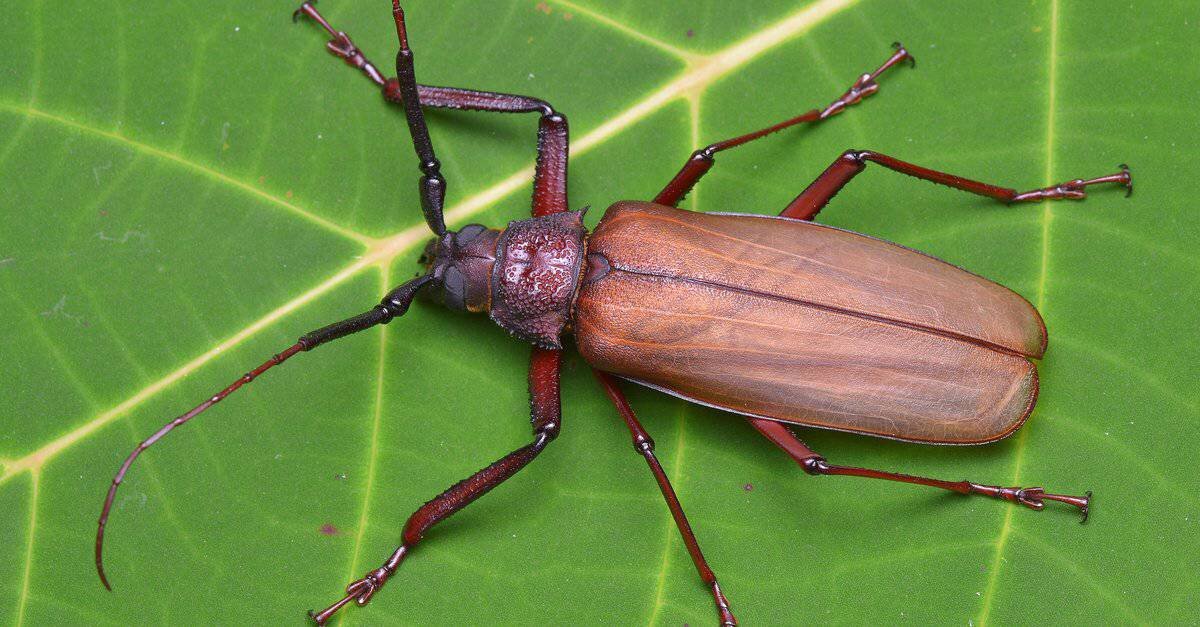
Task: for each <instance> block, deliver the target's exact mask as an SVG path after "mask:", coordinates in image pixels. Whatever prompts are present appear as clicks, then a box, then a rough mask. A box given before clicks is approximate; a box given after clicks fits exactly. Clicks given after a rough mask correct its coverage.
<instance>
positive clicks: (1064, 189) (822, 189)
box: [779, 150, 1133, 220]
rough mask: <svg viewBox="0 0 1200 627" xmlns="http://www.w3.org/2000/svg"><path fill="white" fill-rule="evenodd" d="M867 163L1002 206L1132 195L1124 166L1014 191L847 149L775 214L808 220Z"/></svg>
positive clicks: (1126, 169)
mask: <svg viewBox="0 0 1200 627" xmlns="http://www.w3.org/2000/svg"><path fill="white" fill-rule="evenodd" d="M868 162H873V163H878V164H879V165H881V166H883V167H885V168H887V169H889V170H894V171H896V172H899V173H901V174H907V175H909V176H912V177H916V178H919V179H922V180H925V181H931V182H933V183H937V184H939V185H945V186H947V187H953V188H954V189H960V190H962V191H964V192H969V193H972V194H976V195H979V196H985V197H987V198H993V199H995V200H998V201H1000V202H1003V203H1014V202H1036V201H1040V200H1060V199H1070V200H1081V199H1083V198H1085V197H1086V196H1087V193H1086V191H1085V189H1084V188H1086V187H1088V186H1090V185H1098V184H1101V183H1119V184H1121V185H1123V186H1125V187H1126V188H1127V189H1128V193H1127V195H1128V194H1129V193H1133V179H1132V178H1131V176H1130V174H1129V167H1128V166H1126V165H1125V164H1121V165H1120V166H1118V167H1119V171H1118V172H1116V173H1114V174H1109V175H1107V176H1101V177H1097V178H1093V179H1074V180H1071V181H1066V182H1063V183H1059V184H1058V185H1051V186H1050V187H1043V188H1042V189H1035V190H1033V191H1028V192H1018V191H1017V190H1015V189H1011V188H1008V187H1000V186H998V185H991V184H988V183H981V182H979V181H974V180H971V179H968V178H963V177H961V176H956V175H954V174H947V173H945V172H939V171H937V170H930V169H929V168H923V167H921V166H919V165H914V164H911V163H908V162H906V161H901V160H899V159H896V158H894V157H889V156H887V155H882V154H879V153H877V152H871V151H868V150H847V151H846V152H844V153H842V156H840V157H838V158H837V160H836V161H834V162H833V164H832V165H830V166H829V167H828V168H826V169H825V171H824V172H822V173H821V175H820V176H818V177H817V179H816V180H815V181H813V182H812V183H811V184H810V185H809V186H808V187H807V188H806V189H805V190H804V191H803V192H801V193H800V195H799V196H797V197H796V199H795V200H793V201H792V202H791V203H790V204H788V206H787V208H786V209H784V210H783V212H782V213H780V214H779V215H781V216H785V217H788V218H795V219H797V220H811V219H812V218H813V217H814V216H816V215H817V213H818V212H820V211H821V209H822V208H824V207H825V205H826V204H828V203H829V201H830V199H832V198H833V197H834V196H835V195H836V194H837V193H838V192H839V191H841V189H842V188H843V187H845V186H846V184H847V183H849V182H850V180H851V179H853V178H854V177H855V176H857V175H858V173H859V172H862V171H863V169H864V168H866V167H867V163H868Z"/></svg>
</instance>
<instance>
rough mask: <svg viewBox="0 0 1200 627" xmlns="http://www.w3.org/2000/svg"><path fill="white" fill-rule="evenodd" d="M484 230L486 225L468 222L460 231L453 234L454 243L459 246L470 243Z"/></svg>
mask: <svg viewBox="0 0 1200 627" xmlns="http://www.w3.org/2000/svg"><path fill="white" fill-rule="evenodd" d="M486 230H487V227H486V226H483V225H482V224H468V225H466V226H464V227H463V228H462V230H461V231H459V232H458V233H456V234H455V235H454V243H455V244H458V245H460V246H461V245H463V244H467V243H470V242H471V241H472V240H474V239H475V238H476V237H479V234H480V233H483V232H484V231H486Z"/></svg>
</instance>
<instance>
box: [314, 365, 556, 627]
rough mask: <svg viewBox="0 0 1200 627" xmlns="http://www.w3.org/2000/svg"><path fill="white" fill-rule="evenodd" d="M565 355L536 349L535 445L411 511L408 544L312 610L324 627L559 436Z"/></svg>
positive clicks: (532, 376) (532, 380)
mask: <svg viewBox="0 0 1200 627" xmlns="http://www.w3.org/2000/svg"><path fill="white" fill-rule="evenodd" d="M561 364H562V351H558V350H545V349H541V348H534V349H533V354H532V357H531V358H530V366H529V396H530V400H531V406H532V417H531V422H532V423H533V442H531V443H529V444H526V445H525V446H523V447H521V448H519V449H517V450H515V451H513V452H512V453H509V454H508V455H506V456H504V457H502V458H500V459H499V460H497V461H496V462H494V463H493V464H492V465H490V466H488V467H487V468H484V469H483V470H480V471H479V472H477V473H475V474H473V475H471V476H470V477H467V478H466V479H464V480H462V481H459V482H458V483H456V484H454V485H453V486H451V487H450V488H449V489H448V490H446V491H445V492H442V493H441V494H439V495H438V496H437V497H435V498H433V499H432V500H430V501H429V502H428V503H425V504H424V505H422V506H421V507H420V508H419V509H418V510H417V511H415V512H413V514H412V515H411V516H409V518H408V522H407V523H405V525H404V534H403V539H404V542H403V543H402V544H401V545H400V546H399V547H397V548H396V550H395V551H393V552H392V554H391V556H389V557H388V559H387V560H386V561H384V563H383V564H382V565H381V566H380V567H379V568H376V569H375V570H372V571H371V572H369V573H367V574H366V575H364V576H363V578H362V579H359V580H357V581H354V582H353V583H351V584H350V585H349V586H347V587H346V596H344V597H342V598H341V599H340V600H338V601H337V602H336V603H334V604H333V605H330V606H329V607H327V608H325V609H324V610H321V611H320V612H312V611H309V616H311V617H312V619H313V620H315V621H316V622H317V624H318V625H324V624H325V623H326V621H328V620H329V618H330V617H331V616H333V615H334V613H336V612H337V611H338V610H340V609H341V608H342V607H344V606H346V605H347V604H349V603H350V602H351V601H354V602H355V603H357V604H358V605H366V604H367V603H368V602H370V600H371V597H373V596H374V595H375V593H376V592H378V591H379V588H380V587H382V586H383V584H384V583H387V580H388V579H389V578H390V577H391V576H392V575H393V574H395V573H396V570H397V569H398V568H399V567H400V564H401V562H403V561H404V558H405V557H406V556H407V555H408V553H409V552H410V551H411V550H412V549H413V548H414V547H416V546H417V544H418V543H419V542H420V541H421V538H422V537H423V536H424V535H425V532H426V531H428V530H429V528H430V527H432V526H434V525H436V524H437V523H439V522H441V521H442V520H445V519H446V518H449V517H450V516H451V515H452V514H454V513H455V512H457V511H458V510H460V509H462V508H464V507H466V506H467V505H469V504H471V502H473V501H474V500H475V499H477V498H479V497H481V496H483V495H484V494H487V493H488V492H489V491H490V490H491V489H492V488H494V487H496V486H498V485H500V484H501V483H504V481H506V480H507V479H509V478H510V477H512V476H513V475H515V474H517V471H519V470H521V469H522V468H524V467H525V466H527V465H528V464H529V462H531V461H533V460H534V459H535V458H536V457H537V456H538V454H539V453H541V452H542V450H543V449H545V448H546V445H547V444H549V443H550V442H551V441H552V440H553V439H554V438H555V437H557V436H558V432H559V425H560V424H561V422H562V410H561V406H560V403H559V389H558V374H559V367H560V366H561Z"/></svg>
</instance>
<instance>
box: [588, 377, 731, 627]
mask: <svg viewBox="0 0 1200 627" xmlns="http://www.w3.org/2000/svg"><path fill="white" fill-rule="evenodd" d="M592 374H594V375H596V380H597V381H599V382H600V385H601V386H602V387H604V391H605V392H606V393H607V394H608V398H609V399H610V400H611V401H612V402H613V405H615V406H616V407H617V411H618V412H620V414H621V418H623V419H624V420H625V426H627V427H629V434H630V435H631V436H633V447H634V449H636V450H637V452H638V453H641V455H642V457H645V458H646V464H647V465H649V466H650V472H652V473H654V480H655V481H657V482H658V489H659V490H660V491H662V495H663V498H664V499H666V501H667V507H668V508H670V510H671V516H672V517H673V518H674V519H675V526H677V527H679V535H681V536H683V543H684V544H685V545H686V546H687V550H688V554H689V555H691V556H692V563H693V564H695V565H696V572H698V573H699V574H700V579H701V580H703V581H704V584H705V585H707V586H708V588H709V591H711V592H712V595H713V600H715V601H716V603H717V613H718V614H719V616H720V619H721V625H722V627H731V626H733V625H737V619H736V618H734V616H733V612H732V611H730V609H729V600H728V599H726V598H725V594H724V593H723V592H721V586H720V585H719V584H718V583H717V575H716V574H715V573H713V570H712V568H710V567H709V566H708V561H707V560H705V559H704V553H702V552H701V551H700V543H699V542H697V541H696V534H695V533H693V532H692V526H691V525H690V524H688V519H687V514H684V513H683V506H682V505H680V504H679V498H678V497H677V496H675V489H674V488H672V487H671V480H670V479H668V478H667V473H666V472H664V471H663V467H662V464H660V463H658V458H657V457H655V455H654V440H653V439H651V438H650V434H649V433H646V430H645V429H644V428H643V427H642V423H640V422H638V419H637V415H636V414H634V413H633V408H632V407H630V406H629V401H627V400H625V394H624V393H622V392H621V388H619V387H617V382H616V380H615V379H613V377H612V375H610V374H608V373H606V372H601V371H599V370H592Z"/></svg>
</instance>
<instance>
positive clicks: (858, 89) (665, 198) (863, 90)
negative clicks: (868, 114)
mask: <svg viewBox="0 0 1200 627" xmlns="http://www.w3.org/2000/svg"><path fill="white" fill-rule="evenodd" d="M893 45H894V46H895V48H896V52H895V53H893V54H892V56H890V57H888V60H887V61H884V62H883V65H880V66H879V67H878V68H876V69H875V71H874V72H871V73H869V74H863V75H862V76H859V77H858V80H856V81H854V84H853V85H851V86H850V89H848V90H846V93H844V94H842V95H841V96H840V97H838V99H837V100H834V101H833V102H831V103H830V104H829V105H828V106H826V107H825V108H824V109H819V110H818V109H813V110H811V111H808V112H806V113H802V114H800V115H798V116H796V117H794V118H791V119H790V120H784V121H783V122H780V123H778V124H775V125H773V126H768V127H767V128H764V129H761V130H758V131H754V132H753V133H747V134H745V135H741V136H738V137H734V138H733V139H727V140H725V141H720V142H717V143H715V144H710V145H709V146H707V147H706V148H702V149H700V150H697V151H696V152H694V153H692V156H691V157H690V158H689V159H688V160H687V163H684V164H683V168H681V169H680V170H679V173H678V174H676V175H675V178H672V179H671V182H670V183H667V186H666V187H664V188H663V190H662V191H661V192H659V193H658V195H657V196H655V197H654V202H656V203H659V204H661V205H670V206H672V207H674V206H676V205H678V204H679V201H681V200H683V197H684V196H686V195H687V193H688V192H690V191H692V188H693V187H695V186H696V183H697V182H699V181H700V178H701V177H703V176H704V175H705V174H707V173H708V171H709V170H710V169H712V167H713V163H714V160H713V156H714V155H716V154H717V153H718V152H721V151H722V150H728V149H730V148H735V147H737V146H741V145H742V144H745V143H749V142H752V141H754V140H756V139H758V138H760V137H764V136H766V135H770V134H771V133H774V132H776V131H782V130H783V129H785V128H788V127H789V126H794V125H796V124H800V123H802V122H820V121H821V120H825V119H828V118H830V117H832V116H834V115H837V114H838V113H841V112H842V111H844V110H845V109H846V107H849V106H851V105H855V104H858V103H859V102H862V100H863V99H864V98H866V97H867V96H870V95H871V94H874V93H875V92H877V91H879V83H878V82H877V79H878V78H879V76H880V75H881V74H883V73H884V72H886V71H887V70H888V68H890V67H892V66H893V65H896V64H897V63H900V62H901V61H905V60H907V61H909V63H910V64H912V65H915V61H914V60H913V57H912V55H910V54H909V53H908V50H905V49H904V46H902V45H900V43H899V42H896V43H895V44H893Z"/></svg>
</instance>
